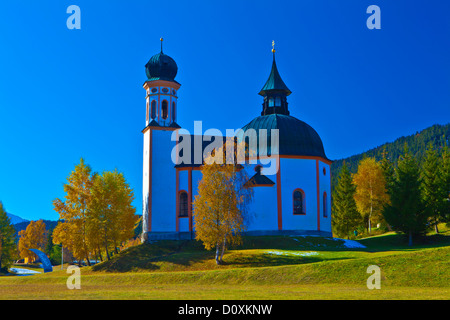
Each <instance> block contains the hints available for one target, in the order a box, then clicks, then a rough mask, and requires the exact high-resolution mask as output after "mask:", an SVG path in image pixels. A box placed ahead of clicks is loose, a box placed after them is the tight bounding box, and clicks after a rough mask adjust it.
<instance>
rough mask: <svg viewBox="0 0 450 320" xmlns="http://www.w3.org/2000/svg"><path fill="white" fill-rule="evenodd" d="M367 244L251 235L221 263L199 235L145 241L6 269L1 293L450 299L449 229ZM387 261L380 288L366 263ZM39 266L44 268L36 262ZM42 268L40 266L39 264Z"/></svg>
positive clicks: (110, 296)
mask: <svg viewBox="0 0 450 320" xmlns="http://www.w3.org/2000/svg"><path fill="white" fill-rule="evenodd" d="M358 242H359V243H361V244H363V245H365V246H366V248H364V249H361V248H358V249H356V248H353V249H351V248H346V247H345V246H343V242H342V241H335V240H331V239H326V238H319V237H293V236H271V237H269V236H267V237H246V238H244V243H243V245H241V246H240V247H237V248H233V249H231V250H228V251H227V252H226V254H225V255H224V261H225V264H224V265H221V266H217V265H216V264H215V260H214V253H213V252H211V251H206V250H204V249H203V247H202V244H201V243H199V242H197V241H158V242H154V243H149V244H142V245H138V246H135V247H132V248H129V249H127V250H124V251H122V252H121V253H120V254H118V255H116V256H114V257H113V258H112V259H111V260H110V261H106V262H103V263H100V264H98V265H95V266H92V267H82V268H81V289H79V290H76V289H74V290H69V289H68V288H67V285H66V282H67V279H68V277H69V276H70V275H69V274H67V273H66V270H65V268H66V267H67V266H66V265H65V266H64V270H61V269H60V266H56V267H54V271H53V272H51V273H47V274H43V273H42V274H37V275H32V276H1V277H0V298H1V299H164V300H171V299H176V300H197V299H212V300H221V299H225V300H229V299H233V300H262V299H277V300H281V299H282V300H290V299H358V300H359V299H373V300H379V299H382V300H385V299H444V300H447V299H449V298H450V281H449V280H450V276H449V274H450V267H449V261H450V231H449V230H444V232H442V233H441V234H438V235H433V234H431V235H429V236H427V237H425V238H424V239H421V240H420V242H418V243H417V244H416V245H415V246H414V247H408V246H407V245H406V243H407V242H406V238H405V237H404V236H403V235H398V234H395V233H388V234H384V235H380V236H374V237H369V238H364V239H360V240H358ZM370 265H377V266H379V267H380V269H381V289H372V290H369V289H368V288H367V285H366V282H367V279H368V277H369V276H370V274H368V273H367V272H366V271H367V267H368V266H370ZM37 270H38V271H39V269H37ZM41 271H42V270H41Z"/></svg>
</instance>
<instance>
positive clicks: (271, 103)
mask: <svg viewBox="0 0 450 320" xmlns="http://www.w3.org/2000/svg"><path fill="white" fill-rule="evenodd" d="M272 52H273V63H272V69H271V71H270V75H269V78H268V79H267V81H266V83H265V85H264V86H263V88H262V89H261V91H260V92H259V95H261V96H262V98H263V104H262V111H261V114H260V115H259V116H257V117H256V118H254V119H253V120H251V121H249V122H248V123H247V124H242V125H244V126H243V127H242V130H243V132H246V131H247V130H249V129H254V130H255V131H256V132H257V133H258V132H260V129H267V132H268V140H270V132H271V129H278V137H279V143H278V148H277V150H276V151H275V150H274V151H272V153H273V154H276V161H277V162H276V164H277V170H276V172H270V171H269V170H266V167H265V165H266V162H264V163H263V161H261V163H254V164H249V165H246V166H244V170H248V172H247V174H248V176H249V177H250V180H251V183H252V184H251V185H252V188H253V192H254V197H253V201H252V202H251V204H250V205H249V210H248V212H249V216H250V219H249V220H248V221H247V225H246V234H247V235H284V234H295V235H302V234H303V235H320V236H328V237H329V236H332V234H331V172H330V165H331V162H332V161H331V160H329V159H328V158H327V157H326V155H325V151H324V147H323V144H322V140H321V139H320V136H319V135H318V134H317V132H316V131H315V130H314V129H313V128H312V127H311V126H309V125H308V124H306V123H305V122H303V121H301V120H299V119H297V118H295V117H293V116H292V115H291V114H290V111H289V108H288V102H287V97H288V96H289V95H290V94H291V91H290V90H289V89H288V87H287V86H286V84H285V83H284V82H283V80H282V79H281V76H280V74H279V73H278V70H277V65H276V62H275V50H272ZM145 69H146V75H147V80H146V81H145V83H144V89H145V90H146V120H145V124H146V126H145V128H144V129H143V130H142V133H143V134H144V155H143V156H144V158H143V165H144V168H143V225H142V228H143V232H142V241H147V240H159V239H194V238H195V219H194V215H193V209H192V202H193V200H194V197H195V196H196V195H197V186H198V183H199V181H200V180H201V179H202V173H201V165H202V161H203V159H200V161H198V159H196V161H195V160H194V159H193V161H186V163H185V162H182V163H176V162H175V163H174V161H173V155H172V152H173V150H177V146H178V144H180V143H182V141H183V134H180V135H178V132H179V131H180V132H181V131H183V130H181V129H182V128H181V127H180V125H178V122H179V121H181V120H182V119H178V117H177V110H178V101H177V100H178V91H179V89H180V86H181V85H180V83H178V82H177V81H176V80H175V77H176V75H177V72H178V66H177V64H176V63H175V61H174V60H173V59H172V58H171V57H169V56H168V55H166V54H164V53H163V50H162V47H161V52H160V53H158V54H156V55H154V56H153V57H151V58H150V60H149V62H148V63H147V64H146V65H145ZM255 113H256V108H255ZM234 126H235V125H233V127H234ZM174 133H175V134H176V135H177V136H178V137H179V139H173V138H172V136H173V134H174ZM180 137H181V139H180ZM184 138H186V136H185V137H184ZM189 138H190V139H191V141H192V142H194V141H199V143H200V146H201V148H205V147H206V146H207V144H208V143H207V142H206V143H205V142H204V140H205V139H203V137H202V136H201V135H197V136H195V135H191V136H190V137H189ZM259 138H260V137H259V136H258V139H259ZM219 139H221V140H222V139H224V138H223V137H219ZM206 140H207V139H206ZM267 149H270V147H269V146H268V147H267ZM258 152H259V150H257V153H258ZM270 153H271V152H270V151H269V154H270ZM201 154H202V153H201ZM194 155H195V153H194V152H193V155H192V157H194Z"/></svg>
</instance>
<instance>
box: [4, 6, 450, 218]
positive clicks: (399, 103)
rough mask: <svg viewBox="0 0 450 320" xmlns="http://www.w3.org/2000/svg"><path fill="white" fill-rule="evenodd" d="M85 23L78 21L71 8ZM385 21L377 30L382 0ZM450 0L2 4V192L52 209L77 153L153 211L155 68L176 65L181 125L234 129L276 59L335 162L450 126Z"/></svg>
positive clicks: (27, 213) (298, 110)
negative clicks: (145, 178)
mask: <svg viewBox="0 0 450 320" xmlns="http://www.w3.org/2000/svg"><path fill="white" fill-rule="evenodd" d="M72 4H75V5H78V6H79V7H80V8H81V30H68V29H67V27H66V20H67V18H68V17H69V14H67V13H66V9H67V7H68V6H69V5H72ZM372 4H375V5H378V6H380V8H381V30H369V29H368V28H367V27H366V20H367V18H368V17H369V14H367V13H366V9H367V7H368V6H369V5H372ZM449 12H450V1H444V0H435V1H429V0H427V1H425V0H423V1H410V0H408V1H400V0H396V1H381V0H371V1H365V0H353V1H350V0H345V1H337V0H336V1H331V0H330V1H324V0H321V1H319V0H307V1H283V0H278V1H261V0H258V1H250V0H236V1H226V2H225V1H168V2H165V1H142V0H139V1H138V0H136V1H124V0H123V1H117V0H116V1H114V0H109V1H81V0H71V1H61V0H58V1H56V0H53V1H20V2H19V1H8V2H7V1H2V3H1V5H0V45H1V47H0V201H2V202H3V204H4V206H5V207H6V209H7V210H8V212H10V213H13V214H16V215H19V216H21V217H23V218H26V219H39V218H45V219H54V220H56V219H57V218H58V215H57V213H56V212H55V211H53V206H52V200H53V199H55V198H56V197H63V196H64V192H63V183H64V182H65V181H66V177H67V176H68V175H69V173H70V172H71V170H73V167H74V165H75V164H76V163H78V161H79V159H80V157H84V158H85V160H86V161H87V163H89V164H90V165H91V166H92V168H93V170H95V171H103V170H113V169H114V168H117V169H118V170H119V171H121V172H123V173H124V174H125V176H126V178H127V181H128V182H129V184H130V185H131V187H132V188H133V189H134V191H135V198H136V200H135V201H134V204H135V206H136V207H137V211H138V213H140V212H141V192H142V191H141V188H142V147H143V141H142V139H143V137H142V133H141V130H142V129H143V127H144V125H145V99H144V97H145V92H144V89H143V88H142V84H143V82H144V81H145V79H146V77H145V71H144V65H145V64H146V63H147V61H148V60H149V59H150V57H151V56H152V55H154V54H156V53H158V52H159V48H160V41H159V38H160V37H161V36H162V37H164V40H165V41H164V52H165V53H166V54H168V55H170V56H171V57H172V58H174V59H175V61H176V62H177V64H178V69H179V70H178V75H177V78H176V80H177V81H178V82H180V83H181V84H182V87H181V89H180V90H179V93H178V95H179V106H178V120H179V121H178V123H179V124H180V125H182V126H183V127H185V128H187V129H189V130H192V128H193V121H194V120H202V121H203V128H204V130H205V129H207V128H218V129H220V130H222V131H223V132H225V129H228V128H230V129H232V128H233V129H237V128H240V127H242V126H243V125H245V124H246V123H248V122H249V121H250V120H252V119H253V118H254V117H256V116H258V115H259V114H260V112H261V103H262V98H261V97H260V96H259V95H258V94H257V93H258V92H259V90H260V89H261V88H262V86H263V85H264V83H265V81H266V79H267V77H268V75H269V72H270V67H271V62H272V53H271V52H270V50H271V42H272V40H275V42H276V51H277V52H276V55H277V65H278V70H279V71H280V74H281V76H282V78H283V80H284V82H285V83H286V84H287V86H288V87H289V88H290V89H291V91H292V92H293V93H292V95H291V96H289V100H288V101H289V108H290V111H291V115H293V116H295V117H297V118H299V119H301V120H303V121H305V122H307V123H308V124H310V125H311V126H312V127H313V128H314V129H315V130H316V131H317V132H318V133H319V134H320V136H321V138H322V140H323V143H324V146H325V151H326V154H327V156H328V158H330V159H338V158H342V157H346V156H350V155H353V154H355V153H360V152H363V151H365V150H368V149H370V148H373V147H376V146H378V145H381V144H383V143H385V142H389V141H393V140H395V139H396V138H398V137H399V136H402V135H409V134H413V133H415V132H416V131H420V130H422V129H424V128H426V127H428V126H430V125H433V124H435V123H440V124H444V123H448V122H449V120H450V19H449Z"/></svg>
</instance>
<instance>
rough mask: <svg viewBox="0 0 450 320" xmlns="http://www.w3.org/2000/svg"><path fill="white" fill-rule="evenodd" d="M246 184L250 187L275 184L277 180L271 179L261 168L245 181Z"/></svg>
mask: <svg viewBox="0 0 450 320" xmlns="http://www.w3.org/2000/svg"><path fill="white" fill-rule="evenodd" d="M245 185H246V186H249V187H258V186H273V185H275V182H273V181H272V180H270V179H269V178H268V177H267V176H265V175H263V174H261V171H260V170H259V171H257V172H256V174H255V175H254V176H253V177H251V178H250V179H249V180H248V181H247V182H246V183H245Z"/></svg>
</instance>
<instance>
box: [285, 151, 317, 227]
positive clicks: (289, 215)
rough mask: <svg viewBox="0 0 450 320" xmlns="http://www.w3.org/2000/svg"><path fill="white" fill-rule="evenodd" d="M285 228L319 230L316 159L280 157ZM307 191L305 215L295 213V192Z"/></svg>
mask: <svg viewBox="0 0 450 320" xmlns="http://www.w3.org/2000/svg"><path fill="white" fill-rule="evenodd" d="M280 170H281V199H282V227H283V230H317V187H316V160H313V159H288V158H281V159H280ZM295 189H302V190H303V192H304V193H305V209H306V214H305V215H294V214H293V206H294V201H293V193H294V190H295Z"/></svg>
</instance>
